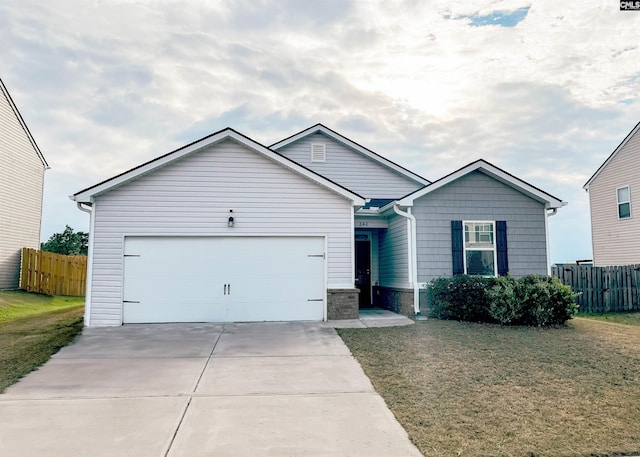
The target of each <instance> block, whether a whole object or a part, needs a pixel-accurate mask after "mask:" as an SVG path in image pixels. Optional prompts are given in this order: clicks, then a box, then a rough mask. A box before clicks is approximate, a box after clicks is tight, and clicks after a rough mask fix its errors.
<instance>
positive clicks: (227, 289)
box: [224, 284, 231, 295]
mask: <svg viewBox="0 0 640 457" xmlns="http://www.w3.org/2000/svg"><path fill="white" fill-rule="evenodd" d="M224 294H225V295H231V284H225V285H224Z"/></svg>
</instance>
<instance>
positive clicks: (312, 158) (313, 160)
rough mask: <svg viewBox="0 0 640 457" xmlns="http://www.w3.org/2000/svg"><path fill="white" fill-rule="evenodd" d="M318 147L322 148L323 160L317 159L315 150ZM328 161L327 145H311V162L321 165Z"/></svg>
mask: <svg viewBox="0 0 640 457" xmlns="http://www.w3.org/2000/svg"><path fill="white" fill-rule="evenodd" d="M316 147H321V148H322V160H320V159H317V158H316V154H314V150H315V148H316ZM326 161H327V145H326V143H311V162H316V163H321V162H326Z"/></svg>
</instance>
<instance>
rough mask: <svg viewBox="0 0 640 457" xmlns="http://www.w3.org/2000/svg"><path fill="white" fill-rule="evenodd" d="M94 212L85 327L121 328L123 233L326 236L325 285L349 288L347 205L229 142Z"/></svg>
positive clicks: (133, 186)
mask: <svg viewBox="0 0 640 457" xmlns="http://www.w3.org/2000/svg"><path fill="white" fill-rule="evenodd" d="M229 209H233V216H234V218H235V226H234V227H233V228H229V227H227V217H228V216H229ZM94 212H95V213H94V218H95V221H94V234H93V236H94V250H93V280H92V296H91V317H90V322H89V325H119V323H120V313H121V305H122V296H121V294H122V292H121V291H122V245H123V236H124V235H125V234H126V235H133V234H146V235H152V234H164V235H171V234H173V235H196V234H197V235H238V234H253V235H287V234H297V235H327V240H328V253H327V268H328V273H327V274H328V287H330V288H331V287H335V288H340V287H353V272H352V268H353V266H352V261H353V260H352V259H353V255H352V238H353V228H352V219H353V208H352V206H351V203H350V202H349V201H348V200H346V199H345V198H344V197H342V196H339V195H338V194H336V193H334V192H332V191H330V190H328V189H326V188H324V187H322V186H320V185H318V184H316V183H314V182H312V181H310V180H309V179H307V178H305V177H302V176H300V175H298V174H297V173H294V172H292V171H291V170H289V169H287V168H285V167H283V166H281V165H279V164H277V163H275V162H272V161H271V160H269V159H267V158H265V157H264V156H262V155H260V154H258V153H256V152H254V151H251V150H250V149H248V148H246V147H244V146H242V145H240V144H238V143H236V142H233V141H229V140H227V141H224V142H221V143H218V144H215V145H211V146H208V147H206V148H204V149H203V150H201V151H198V152H195V153H193V154H191V155H189V156H187V157H185V158H183V159H181V160H178V161H176V162H174V163H172V164H169V165H167V166H165V167H163V168H160V169H157V170H155V171H154V172H152V173H149V174H147V175H145V176H142V177H140V178H138V179H137V180H135V181H132V182H129V183H127V184H124V185H122V186H120V187H117V188H115V189H113V190H111V191H109V192H106V193H105V194H103V195H101V196H98V197H97V198H96V201H95V204H94ZM292 281H295V278H292ZM283 287H286V285H284V284H283Z"/></svg>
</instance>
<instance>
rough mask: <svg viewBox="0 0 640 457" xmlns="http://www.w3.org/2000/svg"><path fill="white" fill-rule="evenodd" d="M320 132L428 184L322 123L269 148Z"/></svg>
mask: <svg viewBox="0 0 640 457" xmlns="http://www.w3.org/2000/svg"><path fill="white" fill-rule="evenodd" d="M317 132H320V133H322V134H324V135H326V136H328V137H329V138H332V139H334V140H335V141H338V142H339V143H342V144H345V145H346V146H348V147H350V148H351V149H354V150H355V151H357V152H359V153H360V154H362V155H364V156H366V157H368V158H369V159H371V160H373V161H375V162H378V163H379V164H381V165H383V166H385V167H387V168H391V169H392V170H394V171H395V172H397V173H400V174H402V175H404V176H406V177H407V178H409V179H411V180H413V181H416V182H418V183H420V184H423V185H427V184H430V183H431V181H429V180H427V179H425V178H423V177H422V176H420V175H417V174H415V173H413V172H412V171H410V170H407V169H406V168H404V167H401V166H400V165H398V164H396V163H394V162H392V161H391V160H389V159H386V158H384V157H382V156H381V155H378V154H376V153H375V152H373V151H370V150H368V149H367V148H365V147H364V146H361V145H359V144H358V143H356V142H354V141H352V140H350V139H349V138H347V137H344V136H342V135H340V134H339V133H337V132H334V131H333V130H331V129H330V128H328V127H325V126H324V125H322V124H316V125H314V126H313V127H309V128H308V129H305V130H303V131H302V132H299V133H296V134H295V135H292V136H290V137H288V138H285V139H284V140H281V141H279V142H277V143H274V144H272V145H271V146H269V147H270V148H271V149H274V150H278V149H281V148H283V147H285V146H287V145H289V144H291V143H293V142H295V141H298V140H300V139H302V138H304V137H306V136H308V135H310V134H312V133H317Z"/></svg>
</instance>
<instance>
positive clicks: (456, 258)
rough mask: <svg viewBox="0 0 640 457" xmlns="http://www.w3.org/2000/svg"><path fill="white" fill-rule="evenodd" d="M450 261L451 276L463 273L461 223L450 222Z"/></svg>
mask: <svg viewBox="0 0 640 457" xmlns="http://www.w3.org/2000/svg"><path fill="white" fill-rule="evenodd" d="M451 260H452V261H453V275H454V276H456V275H461V274H463V273H464V244H463V239H462V221H451Z"/></svg>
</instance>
